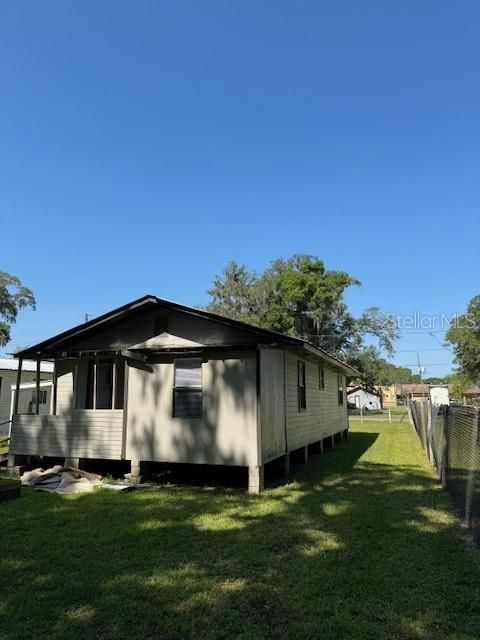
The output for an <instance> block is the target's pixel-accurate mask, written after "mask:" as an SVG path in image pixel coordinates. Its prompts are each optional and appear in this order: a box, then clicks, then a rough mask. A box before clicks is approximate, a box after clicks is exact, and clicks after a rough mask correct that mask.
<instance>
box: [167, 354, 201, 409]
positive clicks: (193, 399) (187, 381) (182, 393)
mask: <svg viewBox="0 0 480 640" xmlns="http://www.w3.org/2000/svg"><path fill="white" fill-rule="evenodd" d="M202 396H203V391H202V361H201V359H200V358H182V359H181V360H175V380H174V388H173V416H174V417H175V418H200V417H201V416H202Z"/></svg>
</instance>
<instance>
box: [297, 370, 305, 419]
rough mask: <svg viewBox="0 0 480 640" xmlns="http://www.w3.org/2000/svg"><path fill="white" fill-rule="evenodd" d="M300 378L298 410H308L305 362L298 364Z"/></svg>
mask: <svg viewBox="0 0 480 640" xmlns="http://www.w3.org/2000/svg"><path fill="white" fill-rule="evenodd" d="M297 377H298V410H299V411H301V410H302V409H306V408H307V389H306V385H305V362H302V361H301V360H299V361H298V362H297Z"/></svg>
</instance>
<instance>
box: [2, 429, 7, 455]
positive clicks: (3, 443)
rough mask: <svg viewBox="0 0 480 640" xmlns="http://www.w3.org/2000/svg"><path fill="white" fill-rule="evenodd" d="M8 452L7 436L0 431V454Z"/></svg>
mask: <svg viewBox="0 0 480 640" xmlns="http://www.w3.org/2000/svg"><path fill="white" fill-rule="evenodd" d="M4 453H8V438H7V437H6V436H4V435H3V434H2V433H0V455H2V454H4Z"/></svg>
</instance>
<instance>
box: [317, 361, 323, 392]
mask: <svg viewBox="0 0 480 640" xmlns="http://www.w3.org/2000/svg"><path fill="white" fill-rule="evenodd" d="M318 388H319V389H320V390H322V389H325V369H324V368H323V365H322V364H320V365H318Z"/></svg>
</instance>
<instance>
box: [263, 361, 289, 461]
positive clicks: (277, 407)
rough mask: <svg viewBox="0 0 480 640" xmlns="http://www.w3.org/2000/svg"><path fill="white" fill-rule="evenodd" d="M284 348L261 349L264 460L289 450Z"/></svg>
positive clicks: (271, 458)
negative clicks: (286, 437)
mask: <svg viewBox="0 0 480 640" xmlns="http://www.w3.org/2000/svg"><path fill="white" fill-rule="evenodd" d="M284 359H285V352H284V351H283V349H261V350H260V408H261V418H260V420H261V426H260V432H261V442H262V462H263V463H266V462H268V461H269V460H273V459H275V458H278V457H279V456H281V455H283V454H284V453H285V447H286V445H285V377H284V365H285V363H284Z"/></svg>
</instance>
